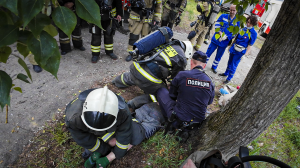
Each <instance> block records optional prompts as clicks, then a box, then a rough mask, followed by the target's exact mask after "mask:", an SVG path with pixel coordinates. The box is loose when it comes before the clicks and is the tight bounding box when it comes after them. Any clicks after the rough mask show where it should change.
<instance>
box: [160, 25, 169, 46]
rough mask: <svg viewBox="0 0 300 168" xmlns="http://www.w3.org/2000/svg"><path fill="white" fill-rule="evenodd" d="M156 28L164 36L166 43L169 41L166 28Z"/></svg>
mask: <svg viewBox="0 0 300 168" xmlns="http://www.w3.org/2000/svg"><path fill="white" fill-rule="evenodd" d="M158 30H159V31H160V32H161V33H162V34H163V35H164V36H165V39H166V43H168V42H170V37H169V33H168V30H167V28H165V27H160V28H158Z"/></svg>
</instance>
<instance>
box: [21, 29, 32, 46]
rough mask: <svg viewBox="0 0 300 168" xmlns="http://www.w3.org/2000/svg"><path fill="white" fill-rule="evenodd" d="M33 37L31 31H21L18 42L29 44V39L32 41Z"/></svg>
mask: <svg viewBox="0 0 300 168" xmlns="http://www.w3.org/2000/svg"><path fill="white" fill-rule="evenodd" d="M31 37H33V34H32V32H31V31H28V30H23V31H19V37H18V42H21V43H23V44H27V41H28V39H30V38H31Z"/></svg>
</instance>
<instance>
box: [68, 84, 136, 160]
mask: <svg viewBox="0 0 300 168" xmlns="http://www.w3.org/2000/svg"><path fill="white" fill-rule="evenodd" d="M65 121H66V126H67V128H68V130H69V131H70V133H71V135H72V137H73V139H74V140H75V142H76V143H77V144H78V145H80V146H82V147H84V148H85V149H87V150H89V151H90V152H98V153H100V154H101V156H104V157H105V156H106V158H107V159H108V160H109V161H112V160H114V159H115V158H117V159H118V158H121V157H123V156H124V155H125V154H126V152H127V149H128V147H129V143H130V141H131V135H132V128H131V122H132V119H131V114H130V111H129V109H128V107H127V105H126V103H125V100H124V99H123V98H122V97H121V96H118V95H116V94H114V93H113V92H112V91H110V90H108V89H107V86H105V87H104V88H100V89H90V90H86V91H84V92H82V93H81V94H80V95H79V96H78V98H76V99H75V100H73V101H72V102H70V103H69V104H68V105H67V107H66V118H65ZM111 146H114V147H113V148H112V149H111ZM105 160H106V159H105Z"/></svg>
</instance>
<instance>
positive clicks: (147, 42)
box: [133, 27, 173, 54]
mask: <svg viewBox="0 0 300 168" xmlns="http://www.w3.org/2000/svg"><path fill="white" fill-rule="evenodd" d="M164 28H166V30H167V33H168V34H167V35H168V39H171V38H172V37H173V31H172V30H171V29H170V28H169V27H164ZM167 42H168V41H167V40H166V36H165V35H164V34H163V33H162V32H161V31H160V30H156V31H154V32H153V33H151V34H149V35H147V36H145V37H143V38H141V39H140V40H138V41H137V42H135V43H134V44H133V48H134V49H135V50H136V48H137V49H138V54H145V53H147V52H149V51H151V50H153V49H154V48H155V47H158V46H159V45H162V44H164V43H167Z"/></svg>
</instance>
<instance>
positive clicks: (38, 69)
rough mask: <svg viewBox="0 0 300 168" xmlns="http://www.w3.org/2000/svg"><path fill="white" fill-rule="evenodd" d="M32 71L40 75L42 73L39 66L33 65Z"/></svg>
mask: <svg viewBox="0 0 300 168" xmlns="http://www.w3.org/2000/svg"><path fill="white" fill-rule="evenodd" d="M33 70H34V72H36V73H40V72H42V71H43V69H42V68H41V67H40V66H39V65H33Z"/></svg>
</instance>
